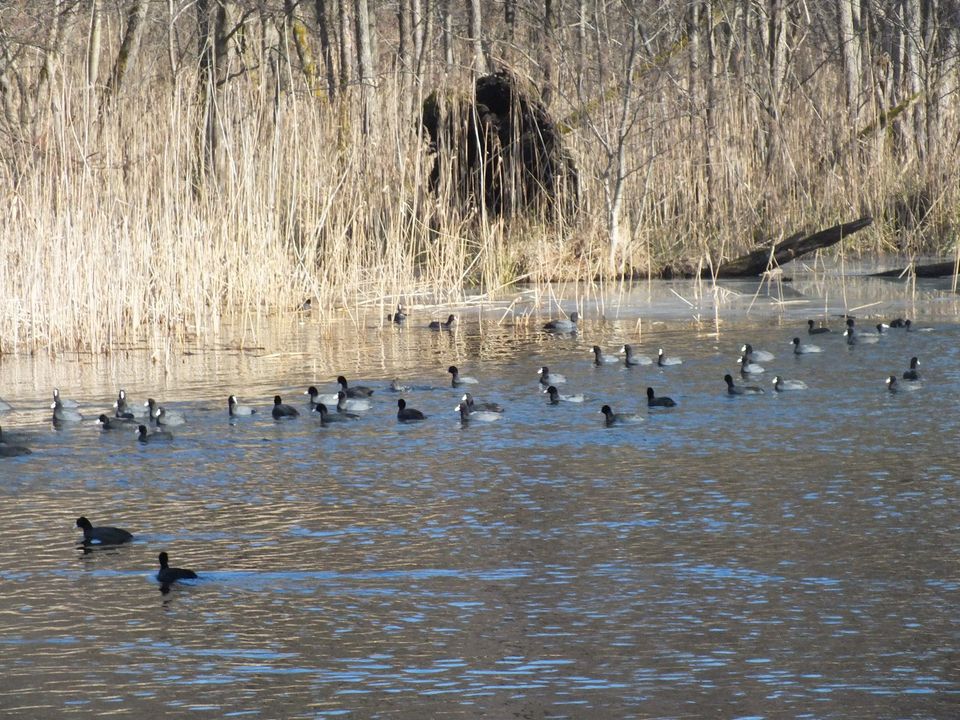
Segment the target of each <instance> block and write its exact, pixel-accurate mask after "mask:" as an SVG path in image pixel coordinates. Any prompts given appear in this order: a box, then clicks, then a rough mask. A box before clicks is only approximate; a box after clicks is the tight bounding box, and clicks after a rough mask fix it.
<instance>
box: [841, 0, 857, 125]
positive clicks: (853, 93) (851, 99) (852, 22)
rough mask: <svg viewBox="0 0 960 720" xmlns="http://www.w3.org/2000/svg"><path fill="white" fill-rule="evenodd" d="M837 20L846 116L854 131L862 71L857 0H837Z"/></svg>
mask: <svg viewBox="0 0 960 720" xmlns="http://www.w3.org/2000/svg"><path fill="white" fill-rule="evenodd" d="M837 20H838V25H839V32H838V34H839V36H840V49H841V53H842V55H843V79H844V85H845V86H846V96H847V97H846V101H847V118H848V119H849V121H850V132H852V133H856V132H857V128H858V126H859V124H860V97H861V90H860V88H861V84H860V81H861V75H862V73H863V63H862V57H861V55H862V54H861V35H860V28H861V23H860V2H859V0H837Z"/></svg>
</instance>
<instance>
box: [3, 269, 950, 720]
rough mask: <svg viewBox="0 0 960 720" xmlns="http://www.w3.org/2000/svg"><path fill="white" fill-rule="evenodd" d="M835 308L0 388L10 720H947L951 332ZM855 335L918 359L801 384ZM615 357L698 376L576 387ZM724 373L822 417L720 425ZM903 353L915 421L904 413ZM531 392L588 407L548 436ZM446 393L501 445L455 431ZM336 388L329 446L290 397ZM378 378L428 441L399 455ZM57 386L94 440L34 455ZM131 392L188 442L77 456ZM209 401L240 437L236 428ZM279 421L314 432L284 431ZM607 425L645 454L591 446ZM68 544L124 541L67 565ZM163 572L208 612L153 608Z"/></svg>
mask: <svg viewBox="0 0 960 720" xmlns="http://www.w3.org/2000/svg"><path fill="white" fill-rule="evenodd" d="M837 282H838V281H837V280H836V279H833V280H830V279H824V278H819V277H818V278H811V279H809V280H802V279H801V278H799V277H798V278H796V279H795V282H794V283H793V284H792V285H791V286H790V287H791V290H792V291H793V294H792V296H791V297H790V298H787V297H786V296H780V295H778V296H777V297H778V298H779V299H778V301H777V302H772V301H771V300H769V298H767V297H766V296H764V295H761V296H758V297H757V298H754V293H755V291H756V284H752V285H750V284H743V285H742V286H737V285H736V284H731V285H725V286H724V287H725V288H727V289H726V290H724V293H725V294H723V295H722V296H721V295H710V294H709V293H708V292H706V291H705V290H704V288H703V287H698V286H696V285H693V284H690V283H686V284H683V283H679V284H677V283H675V284H669V285H667V286H660V289H659V290H657V291H656V292H654V291H653V290H652V289H651V288H648V287H646V286H637V287H631V288H623V289H620V288H616V289H611V290H610V292H609V293H607V294H606V295H602V296H601V295H599V294H595V293H592V292H583V293H582V294H581V295H580V297H579V298H577V297H573V296H571V297H570V298H569V299H567V298H565V299H564V300H563V302H564V303H565V307H566V303H567V302H569V303H570V308H571V309H572V307H573V304H574V303H576V305H577V306H578V307H581V308H582V309H583V310H584V315H585V319H584V320H583V321H582V322H581V324H582V330H581V331H580V333H579V334H577V335H575V336H552V335H548V334H546V333H543V332H541V331H540V325H541V323H542V320H543V318H538V317H535V316H527V315H525V314H524V312H522V309H523V307H522V305H521V304H519V303H515V304H514V305H513V314H509V313H508V314H507V315H506V317H505V319H504V322H503V323H501V322H500V319H501V317H502V316H504V312H505V307H506V303H504V304H503V305H496V304H494V303H488V304H487V305H486V306H485V307H482V308H478V309H476V310H475V311H472V312H471V313H462V314H461V322H460V324H459V328H458V329H457V330H456V331H454V332H450V333H431V332H428V331H426V330H425V329H423V328H421V327H419V325H418V317H417V311H416V308H413V309H411V310H410V312H411V317H410V319H409V320H408V321H407V325H406V326H404V327H397V326H395V325H392V324H391V325H382V324H381V323H380V318H379V317H378V318H373V317H366V318H361V323H360V325H359V326H357V325H355V324H351V323H346V322H344V323H342V324H336V325H332V326H328V327H322V328H321V327H318V326H317V325H315V324H311V322H310V320H309V317H307V318H306V319H305V320H303V322H302V324H294V325H289V324H283V323H278V324H277V326H276V327H274V328H272V330H271V331H270V332H269V333H268V332H264V333H262V334H261V335H262V337H258V343H257V344H258V346H259V347H260V348H261V349H256V350H251V351H243V352H240V351H238V350H236V349H231V348H236V343H235V342H234V341H233V340H229V339H228V340H225V342H224V345H223V347H222V348H220V349H218V350H215V351H209V352H206V351H191V352H190V353H183V352H178V351H174V350H169V351H166V350H164V351H161V352H159V353H153V352H149V353H148V352H145V351H144V352H141V351H131V352H129V353H125V354H123V355H118V356H113V357H83V358H69V359H66V360H64V359H62V358H61V359H57V360H56V361H52V360H50V359H49V358H45V357H36V358H11V357H4V358H3V359H2V360H0V363H2V365H0V367H2V369H3V378H4V385H3V388H2V390H3V393H2V394H3V396H4V398H5V399H7V400H8V401H10V402H11V404H12V405H14V406H15V407H16V408H17V412H15V413H12V414H7V415H4V416H3V418H2V422H3V426H4V429H5V431H6V430H7V429H8V428H9V429H10V430H11V431H14V430H16V431H17V432H18V433H19V434H20V435H21V436H22V437H25V438H27V441H28V444H29V445H30V446H31V448H33V450H34V453H33V455H31V456H26V457H24V458H4V459H2V460H0V462H2V465H0V473H2V478H3V482H2V483H0V492H2V493H3V494H4V496H5V497H4V498H3V502H2V503H0V580H3V581H4V582H3V588H4V592H3V595H2V596H0V597H2V599H0V613H2V617H3V632H2V633H0V643H2V644H3V646H4V652H3V653H2V655H0V658H2V659H0V669H2V672H3V677H4V683H3V688H2V689H0V708H2V709H3V713H2V714H3V715H4V716H5V717H23V718H28V717H29V718H35V717H61V716H71V715H74V716H86V717H89V716H98V715H105V714H107V713H114V712H118V711H120V710H122V711H124V712H126V713H128V714H131V715H134V716H138V717H157V716H173V717H176V716H180V715H190V716H194V717H217V718H220V717H232V716H247V715H249V716H260V717H311V718H314V717H327V716H329V717H339V716H347V715H350V714H353V715H357V716H364V717H366V716H370V717H374V716H387V715H394V716H401V717H407V716H417V717H433V716H438V715H455V716H459V717H476V716H478V715H482V714H486V715H491V716H494V717H594V716H596V717H660V716H665V717H675V716H676V715H677V714H678V712H680V711H678V710H677V708H680V707H682V708H684V710H683V712H684V713H686V714H689V715H693V716H706V715H715V714H718V713H719V714H722V715H724V716H730V717H736V716H754V717H796V716H799V715H809V716H816V717H826V716H837V717H839V716H842V717H864V718H866V717H888V716H907V715H911V716H923V717H948V716H950V715H951V711H952V709H953V708H954V707H955V705H956V702H957V693H958V691H960V688H958V686H957V679H956V677H957V676H956V657H955V651H954V650H953V646H954V645H955V644H956V639H957V633H956V628H955V621H954V619H953V618H954V616H955V614H956V613H955V612H953V608H954V606H955V602H954V600H955V595H956V592H957V589H958V582H957V580H956V573H955V571H954V567H953V561H952V558H953V557H954V556H955V554H956V553H955V547H954V545H955V542H954V540H953V536H954V534H955V533H954V532H953V531H954V529H955V527H956V525H957V512H956V507H957V477H956V470H955V464H956V463H955V457H954V455H955V452H954V451H953V447H954V445H955V440H956V438H957V437H958V431H960V419H958V414H957V412H956V407H955V406H956V402H955V399H956V397H957V391H958V390H960V371H958V370H957V368H958V367H960V364H958V362H957V361H958V356H957V353H958V350H957V347H958V342H957V340H958V335H960V330H958V327H957V325H956V324H954V320H955V316H956V311H957V307H956V304H955V303H956V301H955V299H953V298H949V297H946V296H941V295H938V294H937V293H938V292H939V291H938V290H922V289H920V290H918V291H917V293H916V294H913V293H912V292H907V291H906V290H904V289H903V288H901V287H900V286H899V285H893V286H891V285H889V284H888V282H887V281H884V284H883V285H882V286H877V285H876V284H875V283H873V282H866V283H860V284H853V283H847V284H845V286H843V287H840V286H838V285H837ZM672 290H673V291H676V292H677V293H679V294H680V295H682V296H683V297H684V298H685V299H686V300H687V301H688V302H692V303H693V305H692V306H689V305H687V304H686V303H685V302H683V301H681V300H678V299H676V298H675V297H674V296H673V294H672V292H671V291H672ZM734 291H736V292H737V294H736V295H732V294H730V293H732V292H734ZM843 293H846V298H847V304H846V306H843V305H841V304H840V303H839V300H838V299H837V298H840V297H842V294H843ZM669 298H673V299H672V300H670V301H669V302H666V300H667V299H669ZM717 299H719V300H720V301H721V307H720V308H719V311H720V312H719V313H717V312H715V309H714V307H713V305H712V304H711V303H713V302H714V301H715V300H717ZM798 299H805V300H806V301H807V302H804V303H800V304H797V305H791V304H787V303H786V300H798ZM511 300H512V298H511ZM874 302H881V304H879V305H872V303H874ZM911 303H912V304H911ZM408 304H410V305H413V303H408ZM857 305H869V307H868V308H866V309H865V310H861V311H858V312H859V313H860V314H861V315H871V314H874V315H876V316H878V317H885V316H888V315H893V314H906V315H909V316H912V317H917V316H923V317H924V322H925V323H926V324H932V325H936V326H937V332H935V333H930V334H924V335H919V334H917V335H907V334H906V333H902V332H900V333H897V334H893V335H891V336H890V337H889V338H884V339H883V341H882V342H880V343H878V344H876V345H873V346H870V347H854V348H848V347H847V346H846V345H845V344H844V343H843V340H842V338H841V337H840V336H839V333H834V334H833V335H827V336H819V337H818V338H817V344H819V345H822V346H823V349H824V352H823V353H821V354H820V355H819V356H810V357H802V358H796V357H794V356H793V355H792V353H791V352H790V348H789V344H788V343H789V340H790V338H792V337H793V335H794V334H796V333H797V332H798V328H799V331H802V330H803V329H804V327H805V322H806V319H807V317H808V316H810V315H814V316H817V317H824V318H825V319H827V320H828V321H829V322H830V324H832V325H837V326H839V323H838V322H834V319H833V317H832V316H833V315H834V314H835V313H836V312H840V311H843V310H846V309H849V308H852V307H856V306H857ZM761 306H763V307H761ZM814 306H816V308H815V307H814ZM601 308H602V309H603V310H604V312H605V313H606V319H605V320H600V319H598V314H597V313H598V311H599V310H600V309H601ZM695 313H698V314H699V315H700V320H699V322H698V321H697V320H696V318H695V317H694V314H695ZM717 320H719V322H718V321H717ZM424 324H425V322H424ZM264 330H266V328H264ZM236 332H237V335H236V337H239V336H240V335H241V332H240V331H236ZM624 342H629V343H632V344H633V345H634V347H635V350H636V352H638V353H640V354H646V355H656V350H657V348H658V347H660V346H663V347H664V348H665V349H666V348H669V350H668V352H669V354H671V355H676V356H679V357H682V358H683V359H684V364H683V365H680V366H676V367H670V368H657V367H656V366H637V367H632V368H627V367H625V366H624V365H622V364H610V365H605V366H603V367H596V366H594V365H593V363H592V359H593V355H592V353H591V351H590V349H591V347H592V346H593V345H594V344H599V345H601V347H602V348H603V349H604V351H605V352H611V353H612V352H615V351H616V350H618V349H619V348H620V346H621V345H622V344H623V343H624ZM744 342H752V343H753V345H754V346H755V347H757V348H761V347H762V348H764V349H767V350H770V351H771V352H773V353H774V355H776V358H775V359H774V360H772V361H769V362H768V363H764V364H765V365H766V366H767V373H766V374H767V375H769V376H770V377H772V376H773V374H776V373H781V374H783V375H785V376H787V377H791V378H796V379H800V380H803V381H805V382H806V383H807V384H808V386H809V389H808V390H806V391H804V392H797V393H782V394H778V393H774V392H772V391H771V390H772V388H770V389H768V392H767V393H766V394H765V395H764V396H761V397H757V398H752V399H750V398H748V399H744V398H729V397H727V396H726V394H725V390H724V384H723V381H722V377H723V375H724V374H725V373H727V372H736V360H737V357H738V355H739V348H740V347H741V345H742V344H743V343H744ZM224 348H226V349H224ZM912 355H918V356H920V357H921V359H922V361H923V365H922V367H923V369H924V374H925V378H926V382H925V383H924V387H923V388H921V389H920V390H918V391H916V392H913V393H899V394H896V395H892V394H890V393H889V392H887V391H886V389H885V386H884V382H883V381H884V379H885V377H886V376H887V375H889V374H890V373H891V372H893V371H895V370H898V369H899V370H902V369H903V368H905V367H906V364H905V363H906V362H907V361H909V358H910V357H911V356H912ZM544 364H547V365H549V366H550V367H551V369H556V371H557V372H562V373H563V374H564V375H566V376H567V378H568V383H567V385H566V386H565V388H564V389H565V391H568V392H570V393H574V392H583V393H585V394H586V395H587V396H588V400H587V402H585V403H583V404H573V403H560V404H559V405H556V406H551V405H549V404H548V400H547V397H546V396H545V395H543V394H542V393H541V391H540V388H539V384H538V378H537V374H536V370H537V368H539V367H540V366H542V365H544ZM450 365H458V367H460V368H461V370H462V371H463V372H464V373H469V374H470V375H473V376H475V377H477V379H478V380H479V381H480V382H479V384H478V385H477V386H474V387H472V388H470V391H471V393H472V394H473V395H474V396H476V397H477V398H478V400H483V401H491V402H497V403H500V404H501V405H503V406H504V407H505V408H506V412H505V413H504V418H503V420H502V421H500V422H496V423H489V424H488V423H468V424H466V425H461V423H460V420H459V416H458V413H456V412H454V411H453V407H454V406H455V405H456V404H457V402H458V401H459V398H460V397H461V395H462V389H459V388H452V387H451V386H450V376H449V375H448V374H447V372H446V369H447V367H448V366H450ZM340 374H343V375H346V377H348V378H350V379H351V384H353V383H356V384H358V385H359V384H364V385H370V386H371V387H374V388H375V392H374V395H373V396H372V397H371V404H372V406H371V408H370V409H369V410H365V411H362V412H360V413H359V414H360V415H361V419H360V420H358V421H356V422H353V423H349V424H347V423H340V424H337V425H330V426H328V427H323V426H322V425H321V424H320V422H319V418H314V417H311V416H310V415H308V414H307V413H306V412H305V408H306V407H307V402H308V398H307V397H306V396H304V395H303V394H302V393H303V391H304V390H305V389H306V388H307V387H309V386H310V385H316V386H317V387H318V388H319V390H320V392H321V393H329V392H331V391H333V390H335V388H336V384H335V382H334V379H335V378H336V377H337V375H340ZM394 377H397V378H400V380H401V381H402V382H403V383H404V384H408V385H410V386H412V388H411V389H410V390H408V391H407V394H405V395H404V397H408V398H411V400H412V401H413V400H415V402H416V406H417V407H418V408H421V409H422V410H423V411H424V412H425V413H426V414H427V415H428V416H430V420H428V421H427V422H424V423H419V424H411V425H405V424H400V423H397V422H396V417H395V413H396V400H397V398H398V394H397V393H394V392H390V391H389V385H390V381H391V380H392V379H393V378H394ZM767 384H768V385H769V381H767ZM54 386H59V387H61V388H62V389H63V390H64V393H67V394H69V395H70V396H71V397H74V398H76V399H78V400H79V401H80V403H81V408H80V410H81V412H82V413H83V414H84V417H85V420H84V421H83V422H81V423H79V424H75V425H71V426H66V427H63V428H61V429H59V430H57V431H53V430H51V429H50V428H49V416H48V413H49V407H48V405H49V402H48V401H46V400H44V398H48V396H49V392H50V389H51V388H52V387H54ZM647 386H651V387H654V388H655V390H656V393H657V394H658V395H659V394H663V395H670V396H671V397H672V398H674V399H675V400H676V401H677V403H678V407H676V408H673V409H663V410H658V411H656V412H648V411H647V409H646V397H645V390H646V387H647ZM120 387H124V388H126V389H127V391H128V392H129V393H130V395H131V397H134V398H142V399H145V398H147V397H155V398H156V399H157V400H158V401H159V402H160V403H161V404H164V405H167V406H169V407H170V408H171V409H175V410H178V411H179V412H182V413H183V414H184V415H185V416H186V418H187V423H186V425H184V426H180V427H177V428H173V429H172V432H173V434H174V436H175V439H174V441H173V442H172V443H169V444H165V445H158V446H153V445H150V444H148V445H141V444H139V443H137V442H136V441H135V439H134V437H133V434H132V432H127V431H124V432H102V431H101V430H100V429H99V428H98V426H97V425H96V424H95V419H96V417H97V416H98V415H99V413H100V412H106V411H108V410H109V406H110V403H111V402H112V401H113V399H115V398H116V395H117V390H118V388H120ZM230 394H236V395H238V396H239V397H241V398H242V399H243V401H244V402H245V403H246V404H250V405H254V406H256V407H257V408H258V410H259V412H258V413H257V414H256V415H253V416H249V417H242V418H234V419H232V420H231V419H230V418H229V417H228V413H227V403H226V399H227V397H228V396H229V395H230ZM275 394H280V395H281V396H283V397H284V399H285V400H286V401H287V402H291V403H294V404H296V405H297V407H298V408H299V409H300V410H301V416H300V417H298V418H295V419H293V420H290V421H284V422H274V421H273V419H272V418H271V416H270V412H269V410H270V406H271V404H272V397H273V396H274V395H275ZM141 402H142V400H141ZM604 403H609V404H611V405H612V406H613V407H614V408H615V409H616V410H617V411H623V412H638V413H640V414H641V415H642V416H644V417H645V420H646V421H645V422H643V423H642V424H641V425H637V426H625V427H622V428H611V429H610V430H609V431H608V430H606V429H605V428H604V427H603V421H602V417H601V416H599V415H597V410H598V409H599V406H600V405H601V404H604ZM83 514H88V515H89V517H92V518H95V519H96V520H97V521H98V522H102V523H104V524H109V525H115V526H118V527H123V528H127V529H129V530H130V531H131V532H132V533H133V534H134V536H135V537H134V540H133V542H132V543H131V544H129V545H128V546H124V547H119V548H113V549H98V550H97V551H96V552H86V550H89V548H82V546H81V547H80V549H79V551H78V548H77V547H75V546H76V545H77V542H78V540H79V538H78V535H79V531H78V530H77V529H76V528H75V527H74V525H75V519H76V518H77V517H78V516H80V515H83ZM161 549H169V550H170V552H171V553H174V557H175V558H176V559H177V562H178V563H180V562H182V563H183V564H184V565H187V566H189V567H191V568H193V569H194V570H196V571H197V573H198V574H199V576H200V578H199V579H198V580H195V581H191V582H190V584H189V586H188V585H187V584H183V585H180V584H179V583H177V584H176V585H174V586H173V587H172V588H170V589H169V590H170V591H169V592H167V593H163V592H160V593H158V592H157V589H158V587H159V588H160V589H161V590H162V587H160V586H159V584H158V582H157V579H156V554H157V552H159V551H160V550H161Z"/></svg>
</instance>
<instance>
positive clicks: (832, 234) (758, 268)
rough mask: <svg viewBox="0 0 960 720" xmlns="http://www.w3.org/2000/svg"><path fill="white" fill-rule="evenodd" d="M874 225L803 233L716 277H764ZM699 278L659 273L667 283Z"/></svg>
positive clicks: (706, 272)
mask: <svg viewBox="0 0 960 720" xmlns="http://www.w3.org/2000/svg"><path fill="white" fill-rule="evenodd" d="M872 222H873V218H870V217H863V218H860V219H859V220H853V221H851V222H848V223H841V224H840V225H834V226H833V227H831V228H827V229H826V230H820V231H819V232H815V233H814V234H813V235H807V236H804V235H803V233H796V234H795V235H791V236H790V237H788V238H787V239H786V240H783V241H782V242H779V243H777V244H776V245H774V246H773V248H772V249H771V248H770V247H765V248H760V249H758V250H754V251H752V252H749V253H747V254H746V255H741V256H740V257H738V258H736V259H735V260H730V261H728V262H725V263H721V264H720V265H719V267H717V268H716V277H718V278H743V277H756V276H757V275H762V274H763V273H765V272H766V271H767V270H770V269H771V268H775V267H778V266H780V265H784V264H786V263H788V262H790V261H791V260H796V259H797V258H798V257H801V256H802V255H806V254H807V253H811V252H813V251H815V250H822V249H823V248H828V247H830V246H831V245H836V244H837V243H838V242H840V241H841V240H842V239H843V238H845V237H846V236H847V235H852V234H853V233H855V232H857V231H858V230H863V228H865V227H867V226H868V225H870V224H871V223H872ZM712 274H713V273H711V270H710V268H707V267H704V268H701V269H700V276H701V277H711V276H712ZM696 275H697V271H696V270H695V269H690V268H689V267H686V268H682V269H677V268H675V267H671V266H667V267H665V268H664V269H663V270H662V271H661V272H660V277H661V278H663V279H665V280H668V279H671V278H676V277H686V278H692V277H695V276H696Z"/></svg>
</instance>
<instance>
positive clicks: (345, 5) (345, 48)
mask: <svg viewBox="0 0 960 720" xmlns="http://www.w3.org/2000/svg"><path fill="white" fill-rule="evenodd" d="M337 15H338V16H339V20H340V89H341V90H344V91H346V90H347V88H349V87H350V83H352V82H353V52H352V50H351V45H350V36H351V34H352V33H351V32H350V28H351V26H352V25H353V23H352V22H351V20H350V3H349V0H337Z"/></svg>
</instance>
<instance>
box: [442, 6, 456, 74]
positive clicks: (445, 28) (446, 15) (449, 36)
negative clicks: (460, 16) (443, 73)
mask: <svg viewBox="0 0 960 720" xmlns="http://www.w3.org/2000/svg"><path fill="white" fill-rule="evenodd" d="M440 2H441V6H440V12H441V14H442V16H443V20H442V28H441V31H440V32H441V33H442V35H443V62H444V65H445V66H446V69H447V71H448V72H449V71H450V70H452V69H453V14H452V13H451V8H450V3H451V2H452V0H440Z"/></svg>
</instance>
